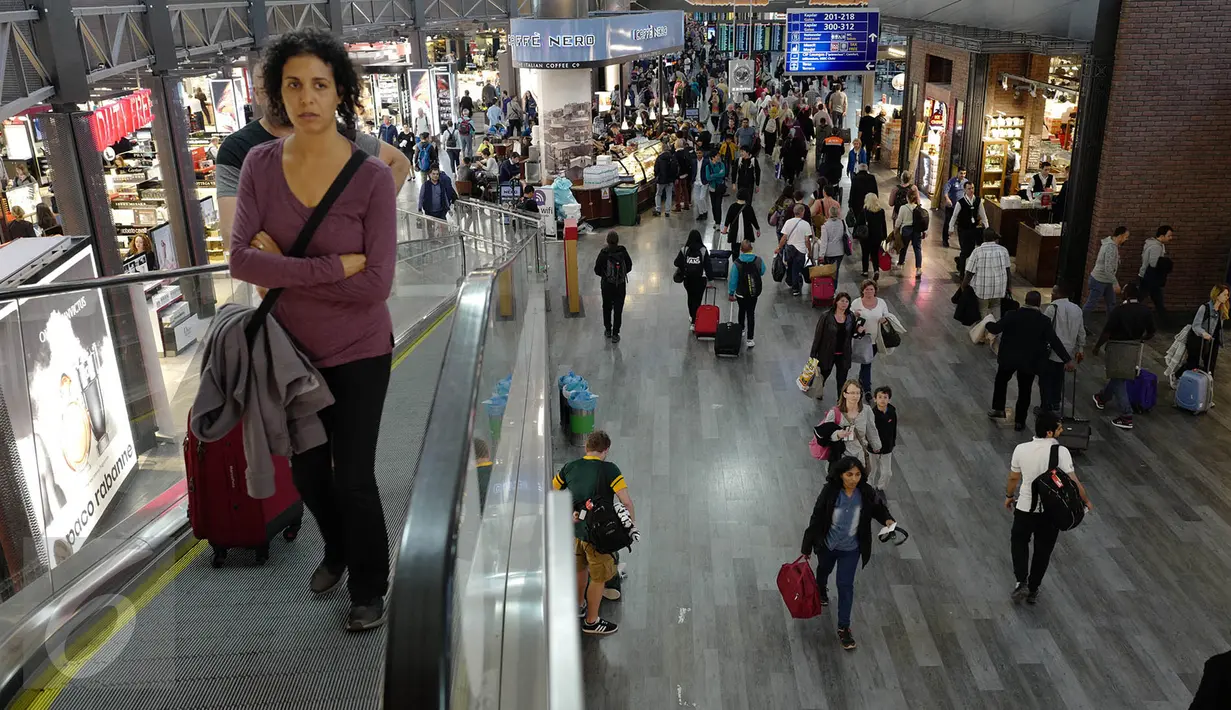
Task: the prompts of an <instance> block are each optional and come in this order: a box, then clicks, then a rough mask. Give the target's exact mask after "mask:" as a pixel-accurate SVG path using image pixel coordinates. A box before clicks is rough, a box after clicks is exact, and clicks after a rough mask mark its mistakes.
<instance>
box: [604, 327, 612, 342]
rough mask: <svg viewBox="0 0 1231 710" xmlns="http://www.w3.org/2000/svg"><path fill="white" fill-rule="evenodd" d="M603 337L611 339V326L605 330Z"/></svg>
mask: <svg viewBox="0 0 1231 710" xmlns="http://www.w3.org/2000/svg"><path fill="white" fill-rule="evenodd" d="M603 337H604V338H606V339H608V340H611V328H607V329H606V330H604V331H603Z"/></svg>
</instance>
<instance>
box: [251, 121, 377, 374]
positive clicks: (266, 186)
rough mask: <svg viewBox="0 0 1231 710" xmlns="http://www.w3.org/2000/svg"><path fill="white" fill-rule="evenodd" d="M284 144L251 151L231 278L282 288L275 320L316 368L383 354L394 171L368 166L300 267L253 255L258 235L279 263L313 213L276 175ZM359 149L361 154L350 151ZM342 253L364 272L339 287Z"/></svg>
mask: <svg viewBox="0 0 1231 710" xmlns="http://www.w3.org/2000/svg"><path fill="white" fill-rule="evenodd" d="M282 144H283V140H276V141H270V142H268V143H264V144H262V145H259V146H257V147H255V148H253V149H252V150H251V151H250V152H249V153H248V157H247V158H246V159H245V160H244V167H243V170H242V171H241V172H240V177H239V194H238V195H237V199H236V206H235V220H234V222H233V223H232V226H231V274H232V275H233V276H234V277H235V278H237V279H240V280H241V281H246V282H248V283H251V284H256V285H257V286H263V287H265V288H285V289H286V291H285V292H283V294H282V297H281V298H280V299H279V300H278V304H277V306H275V308H274V316H275V317H276V318H277V319H278V322H279V323H280V324H281V325H282V327H283V328H284V329H285V330H286V331H288V332H289V333H290V334H291V335H292V336H293V337H294V338H295V340H296V342H298V343H299V345H300V347H301V348H302V349H303V351H304V353H305V354H306V355H307V356H308V358H309V359H310V360H311V361H312V364H313V365H315V366H316V367H318V368H323V367H333V366H335V365H342V364H345V363H348V362H354V361H356V360H363V359H365V358H370V357H377V356H379V355H386V354H388V353H389V352H391V351H392V350H393V322H392V319H391V318H390V316H389V307H388V305H387V304H386V301H388V299H389V294H390V292H391V291H392V289H393V272H394V268H395V266H396V264H397V208H396V206H395V201H394V200H395V193H394V189H393V172H392V171H391V170H390V169H389V166H387V165H385V164H384V163H382V162H380V161H379V160H377V159H376V158H371V157H369V158H368V159H367V160H366V161H364V163H363V165H361V166H360V167H359V171H358V172H356V173H355V176H354V177H353V178H352V179H351V181H350V183H349V184H348V185H347V186H346V189H345V190H343V192H342V194H341V196H339V197H338V200H337V201H336V202H334V204H333V207H332V208H331V209H330V210H329V214H327V215H326V216H325V219H324V221H322V222H321V225H320V226H319V227H318V228H317V230H316V234H315V235H314V236H313V237H312V241H311V242H310V243H309V244H308V250H307V252H306V254H305V255H304V257H303V258H298V259H297V258H292V257H289V256H282V255H278V254H270V253H268V252H263V251H260V250H259V249H254V248H253V247H252V246H251V242H252V238H253V237H254V236H256V234H257V232H262V231H263V232H265V233H266V234H268V235H269V236H270V237H272V238H273V240H274V241H275V242H277V243H278V246H279V248H281V250H282V253H283V254H286V253H287V252H289V251H290V250H291V247H292V246H294V244H295V239H296V237H298V236H299V230H300V229H302V228H303V225H304V222H306V221H307V220H308V216H309V215H310V214H311V213H312V209H311V208H309V207H306V206H304V204H303V203H302V202H300V201H299V198H297V197H295V194H294V193H292V192H291V188H290V185H288V184H287V182H286V176H285V175H284V174H283V172H282ZM355 150H358V148H355ZM342 254H364V255H366V256H367V267H366V268H365V269H364V270H363V271H361V272H359V273H358V274H355V275H354V276H352V277H350V278H349V279H348V278H345V272H344V271H343V269H342V259H341V255H342Z"/></svg>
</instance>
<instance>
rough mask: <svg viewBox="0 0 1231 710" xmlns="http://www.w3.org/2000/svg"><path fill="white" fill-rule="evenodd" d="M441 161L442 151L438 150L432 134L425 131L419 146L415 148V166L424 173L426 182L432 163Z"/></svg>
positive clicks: (420, 138)
mask: <svg viewBox="0 0 1231 710" xmlns="http://www.w3.org/2000/svg"><path fill="white" fill-rule="evenodd" d="M439 163H440V152H439V151H438V150H436V145H435V143H434V141H432V139H431V136H430V135H428V134H427V133H423V134H422V135H420V136H419V147H418V148H416V149H415V168H417V169H418V170H419V172H420V173H421V174H422V175H423V181H424V182H427V174H428V172H430V171H431V169H432V165H433V164H439Z"/></svg>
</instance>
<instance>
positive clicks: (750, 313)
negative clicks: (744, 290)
mask: <svg viewBox="0 0 1231 710" xmlns="http://www.w3.org/2000/svg"><path fill="white" fill-rule="evenodd" d="M735 300H736V301H737V302H738V303H739V327H740V328H741V329H742V328H744V321H745V320H746V321H747V322H748V327H747V330H745V331H744V337H745V338H747V339H749V340H752V339H753V338H755V337H756V330H757V297H756V296H744V297H742V298H737V299H735Z"/></svg>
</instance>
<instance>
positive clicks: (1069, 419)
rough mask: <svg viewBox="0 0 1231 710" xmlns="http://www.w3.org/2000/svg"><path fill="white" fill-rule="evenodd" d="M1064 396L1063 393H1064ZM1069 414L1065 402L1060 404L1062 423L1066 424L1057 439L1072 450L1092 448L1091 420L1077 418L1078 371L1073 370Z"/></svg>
mask: <svg viewBox="0 0 1231 710" xmlns="http://www.w3.org/2000/svg"><path fill="white" fill-rule="evenodd" d="M1062 397H1063V395H1062ZM1069 402H1070V404H1069V414H1068V416H1065V415H1064V413H1063V412H1064V403H1063V402H1062V403H1061V404H1060V411H1061V415H1060V423H1061V424H1062V425H1064V431H1063V432H1061V434H1060V436H1059V438H1057V441H1059V442H1060V445H1061V446H1063V447H1065V448H1067V449H1068V450H1069V451H1071V452H1081V451H1085V450H1086V449H1088V448H1090V420H1088V419H1078V418H1077V371H1076V370H1074V371H1073V398H1072V399H1071V400H1069Z"/></svg>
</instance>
